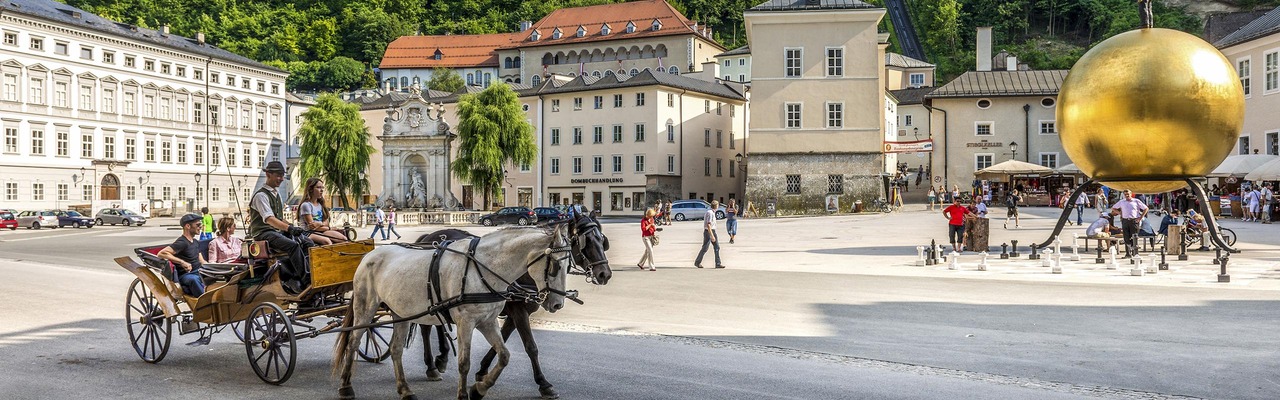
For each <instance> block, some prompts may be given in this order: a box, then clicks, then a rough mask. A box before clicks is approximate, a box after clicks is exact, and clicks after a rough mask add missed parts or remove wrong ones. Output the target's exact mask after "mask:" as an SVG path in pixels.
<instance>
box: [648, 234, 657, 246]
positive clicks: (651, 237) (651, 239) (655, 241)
mask: <svg viewBox="0 0 1280 400" xmlns="http://www.w3.org/2000/svg"><path fill="white" fill-rule="evenodd" d="M649 242H650V243H653V245H654V246H657V245H658V235H657V234H654V235H653V236H649Z"/></svg>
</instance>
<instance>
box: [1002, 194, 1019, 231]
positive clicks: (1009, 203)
mask: <svg viewBox="0 0 1280 400" xmlns="http://www.w3.org/2000/svg"><path fill="white" fill-rule="evenodd" d="M1020 202H1022V195H1021V194H1020V193H1018V189H1013V190H1010V191H1009V194H1008V195H1005V197H1004V206H1005V207H1009V214H1008V215H1007V216H1005V217H1004V229H1009V219H1010V218H1013V227H1014V228H1021V227H1022V225H1021V222H1020V221H1019V220H1018V203H1020Z"/></svg>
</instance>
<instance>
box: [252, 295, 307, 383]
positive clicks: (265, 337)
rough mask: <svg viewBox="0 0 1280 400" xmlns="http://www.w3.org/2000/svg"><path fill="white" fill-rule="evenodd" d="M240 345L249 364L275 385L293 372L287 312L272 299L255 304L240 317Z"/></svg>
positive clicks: (292, 340)
mask: <svg viewBox="0 0 1280 400" xmlns="http://www.w3.org/2000/svg"><path fill="white" fill-rule="evenodd" d="M244 338H245V341H244V349H245V352H246V353H248V355H249V365H250V366H252V367H253V372H254V373H256V374H258V378H260V379H262V381H263V382H266V383H270V384H272V385H279V384H282V383H284V382H285V381H287V380H289V376H291V375H293V367H294V364H295V362H296V361H297V359H298V351H297V346H295V345H296V344H297V342H296V338H294V336H293V324H292V323H291V321H290V320H289V316H288V315H286V314H285V313H284V310H282V309H280V306H277V305H275V304H272V303H265V304H262V305H259V306H258V308H255V309H253V313H250V314H249V318H247V319H245V321H244Z"/></svg>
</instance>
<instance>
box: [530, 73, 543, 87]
mask: <svg viewBox="0 0 1280 400" xmlns="http://www.w3.org/2000/svg"><path fill="white" fill-rule="evenodd" d="M529 82H530V83H532V84H533V86H538V84H540V83H542V77H541V76H538V75H534V76H531V77H529Z"/></svg>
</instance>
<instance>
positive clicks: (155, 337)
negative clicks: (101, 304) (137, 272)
mask: <svg viewBox="0 0 1280 400" xmlns="http://www.w3.org/2000/svg"><path fill="white" fill-rule="evenodd" d="M124 320H125V322H126V323H127V325H128V328H129V341H130V342H131V343H132V344H133V350H134V351H136V352H138V357H141V358H142V361H146V362H149V363H153V364H154V363H158V362H160V360H163V359H164V355H165V354H168V353H169V341H170V339H172V338H173V320H171V319H169V318H165V316H164V310H162V309H161V308H160V302H159V301H157V300H156V296H155V293H152V292H151V288H148V287H147V285H145V284H143V283H142V280H140V279H134V280H133V284H132V285H129V295H128V298H126V299H125V308H124Z"/></svg>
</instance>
